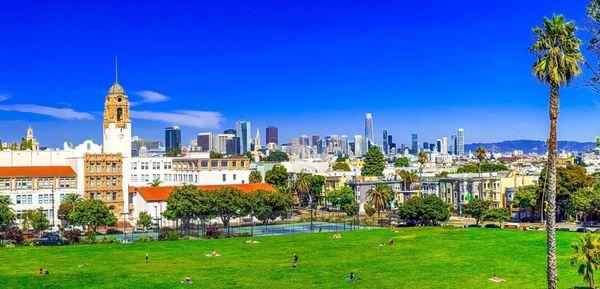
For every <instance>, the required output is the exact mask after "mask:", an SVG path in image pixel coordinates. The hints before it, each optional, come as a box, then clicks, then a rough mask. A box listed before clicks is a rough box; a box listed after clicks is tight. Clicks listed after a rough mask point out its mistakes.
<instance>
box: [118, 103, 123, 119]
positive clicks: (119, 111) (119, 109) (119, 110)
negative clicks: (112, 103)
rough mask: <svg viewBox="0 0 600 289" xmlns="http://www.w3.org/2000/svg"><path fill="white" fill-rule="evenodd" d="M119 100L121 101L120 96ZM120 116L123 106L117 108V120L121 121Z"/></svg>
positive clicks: (121, 115) (121, 116)
mask: <svg viewBox="0 0 600 289" xmlns="http://www.w3.org/2000/svg"><path fill="white" fill-rule="evenodd" d="M119 101H121V99H120V98H119ZM122 118H123V108H121V107H119V108H117V121H121V119H122Z"/></svg>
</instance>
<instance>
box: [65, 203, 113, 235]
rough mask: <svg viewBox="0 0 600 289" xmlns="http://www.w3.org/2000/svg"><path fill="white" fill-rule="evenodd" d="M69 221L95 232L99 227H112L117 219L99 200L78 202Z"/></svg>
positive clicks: (70, 214)
mask: <svg viewBox="0 0 600 289" xmlns="http://www.w3.org/2000/svg"><path fill="white" fill-rule="evenodd" d="M69 220H71V222H72V223H73V224H75V225H80V226H84V227H86V228H88V229H91V230H92V232H94V233H95V232H96V229H97V228H98V227H99V226H114V225H115V224H116V223H117V218H116V217H115V216H114V215H113V213H112V212H111V211H110V210H109V209H108V207H107V206H106V205H105V204H104V203H103V202H102V201H100V200H95V199H94V200H83V201H81V202H78V203H77V205H76V206H75V207H73V210H72V211H71V213H69Z"/></svg>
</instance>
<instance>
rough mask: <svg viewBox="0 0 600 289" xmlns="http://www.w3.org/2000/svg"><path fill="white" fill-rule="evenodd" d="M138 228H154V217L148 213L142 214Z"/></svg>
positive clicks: (138, 220) (139, 216)
mask: <svg viewBox="0 0 600 289" xmlns="http://www.w3.org/2000/svg"><path fill="white" fill-rule="evenodd" d="M137 225H138V227H141V228H144V229H148V228H150V227H152V217H151V216H150V214H148V213H147V212H140V213H139V214H138V219H137Z"/></svg>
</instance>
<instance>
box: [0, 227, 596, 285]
mask: <svg viewBox="0 0 600 289" xmlns="http://www.w3.org/2000/svg"><path fill="white" fill-rule="evenodd" d="M578 236H581V235H580V234H576V233H568V232H559V235H558V252H559V275H560V283H559V284H560V288H572V287H573V286H574V285H577V286H584V285H585V283H583V282H582V280H581V278H580V277H579V276H577V272H576V269H575V268H572V267H570V266H569V261H568V259H569V257H570V255H571V254H572V253H571V248H570V246H569V244H570V243H571V242H572V241H574V240H576V239H577V238H578ZM330 237H331V233H315V234H302V235H288V236H273V237H261V238H255V239H256V240H258V241H260V242H261V243H260V244H253V245H248V244H245V243H244V241H245V240H247V238H232V239H222V240H196V241H177V242H152V243H134V244H116V245H91V246H89V245H88V246H85V245H82V246H63V247H27V248H0V288H92V287H93V288H179V287H185V286H183V285H181V284H180V283H179V281H180V280H182V279H183V278H184V277H185V275H187V274H188V273H189V274H190V276H191V279H192V281H193V282H194V284H192V285H191V286H188V287H190V288H269V289H275V288H521V289H522V288H543V287H544V286H545V266H546V265H545V264H546V262H545V233H544V232H520V231H508V230H497V229H450V228H406V229H402V230H401V232H399V233H396V232H393V231H391V230H387V229H381V230H369V231H352V232H342V239H331V238H330ZM388 238H394V239H395V244H394V245H392V246H386V247H383V248H379V247H378V244H379V243H380V242H385V241H386V240H387V239H388ZM212 248H215V249H216V250H217V252H218V253H220V254H221V256H220V257H213V258H209V257H206V256H205V254H207V253H209V252H210V251H211V250H212ZM146 249H149V251H150V263H149V264H144V251H145V250H146ZM293 252H297V253H298V254H299V257H300V260H299V266H298V268H297V269H292V267H291V255H292V253H293ZM81 263H83V264H84V265H85V266H84V267H83V268H82V269H78V265H79V264H81ZM39 267H44V268H47V269H48V270H49V271H50V275H48V276H42V277H38V276H36V270H37V269H38V268H39ZM350 271H354V272H356V274H357V275H358V276H360V277H361V278H362V280H360V281H356V282H349V281H346V280H345V279H344V277H345V276H346V275H348V274H349V272H350ZM494 273H495V274H497V276H498V277H501V278H504V279H506V280H507V281H506V282H504V283H493V282H491V281H488V278H490V276H491V275H492V274H494Z"/></svg>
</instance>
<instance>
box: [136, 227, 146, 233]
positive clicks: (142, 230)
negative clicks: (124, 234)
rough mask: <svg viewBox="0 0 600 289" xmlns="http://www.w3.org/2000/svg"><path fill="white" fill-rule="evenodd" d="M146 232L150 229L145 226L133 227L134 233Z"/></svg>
mask: <svg viewBox="0 0 600 289" xmlns="http://www.w3.org/2000/svg"><path fill="white" fill-rule="evenodd" d="M146 232H148V230H146V229H145V228H134V229H133V233H134V234H141V233H146Z"/></svg>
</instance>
